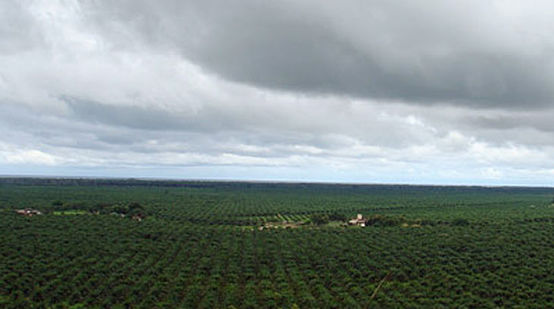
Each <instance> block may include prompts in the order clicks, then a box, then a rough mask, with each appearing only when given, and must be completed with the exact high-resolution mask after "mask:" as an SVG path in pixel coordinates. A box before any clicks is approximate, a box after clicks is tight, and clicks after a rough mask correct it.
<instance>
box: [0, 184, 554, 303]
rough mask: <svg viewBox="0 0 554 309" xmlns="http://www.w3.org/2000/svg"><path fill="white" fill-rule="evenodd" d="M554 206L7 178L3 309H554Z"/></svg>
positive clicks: (432, 189)
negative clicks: (357, 222)
mask: <svg viewBox="0 0 554 309" xmlns="http://www.w3.org/2000/svg"><path fill="white" fill-rule="evenodd" d="M553 197H554V189H550V188H483V187H439V186H401V185H331V184H285V183H284V184H276V183H239V182H227V183H224V182H174V181H157V182H156V181H140V180H66V179H21V178H18V179H7V178H4V179H0V307H6V308H48V307H54V308H71V307H73V308H81V307H82V308H118V307H120V308H233V307H236V308H296V307H299V308H419V307H422V308H429V307H431V308H496V307H509V308H518V307H519V308H554V296H553V295H554V272H553V271H552V270H553V269H554V258H553V257H554V236H553V235H554V206H553V204H552V201H553ZM24 208H31V209H37V210H40V211H41V212H42V213H43V214H42V215H35V216H32V217H26V216H23V215H20V214H17V213H16V212H15V210H16V209H24ZM358 213H360V214H363V215H364V217H367V218H371V219H372V220H371V224H370V225H368V226H367V227H357V226H346V224H345V223H344V222H342V220H343V219H337V218H347V219H350V218H352V217H355V216H356V214H358ZM139 214H140V215H143V217H141V218H140V219H138V217H136V216H137V215H139ZM322 217H324V218H325V220H324V222H321V223H319V224H316V222H317V221H316V219H317V218H322ZM368 222H369V221H368Z"/></svg>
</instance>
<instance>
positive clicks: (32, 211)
mask: <svg viewBox="0 0 554 309" xmlns="http://www.w3.org/2000/svg"><path fill="white" fill-rule="evenodd" d="M15 212H16V213H18V214H20V215H23V216H26V217H32V216H36V215H42V212H41V211H40V210H36V209H31V208H25V209H17V210H16V211H15Z"/></svg>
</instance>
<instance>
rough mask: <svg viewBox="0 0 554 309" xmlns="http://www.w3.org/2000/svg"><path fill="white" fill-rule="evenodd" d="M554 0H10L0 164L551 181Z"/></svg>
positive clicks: (51, 169) (2, 10)
mask: <svg viewBox="0 0 554 309" xmlns="http://www.w3.org/2000/svg"><path fill="white" fill-rule="evenodd" d="M548 5H549V4H548V3H535V4H534V5H533V6H531V5H523V4H521V3H519V2H503V3H500V2H498V3H497V2H486V3H484V2H474V3H473V4H472V5H469V4H464V5H463V6H462V5H461V4H458V3H455V2H443V1H431V2H420V3H416V2H414V3H411V2H410V3H405V2H404V3H402V2H395V1H372V2H365V1H364V2H357V1H344V2H340V3H324V4H323V3H319V2H317V3H315V2H312V1H282V2H278V3H269V2H259V1H240V2H239V1H225V2H223V1H203V2H188V1H161V2H156V3H152V2H147V1H118V2H109V1H105V2H104V1H84V2H80V1H64V2H61V1H29V2H16V1H5V2H2V4H0V17H4V18H3V19H0V34H1V35H2V38H3V40H2V42H0V67H1V68H2V70H1V71H0V111H1V112H0V130H1V131H2V132H3V134H2V136H0V169H1V170H3V171H4V173H14V174H20V173H35V172H36V171H39V172H43V173H46V174H56V175H60V174H67V175H80V174H84V175H108V176H110V175H118V176H125V177H126V176H142V175H149V176H159V177H163V176H167V177H184V178H226V179H227V178H235V179H284V180H295V179H296V180H327V181H360V182H409V183H432V182H434V183H502V184H506V183H512V184H513V183H525V184H544V183H548V180H549V177H551V173H550V172H548V171H551V170H553V169H554V168H553V167H552V166H551V164H550V162H552V161H553V160H552V159H554V145H553V143H552V140H554V139H553V138H554V130H553V127H552V125H551V121H550V120H551V119H552V118H553V117H554V110H553V109H552V107H551V101H552V91H553V90H552V89H551V88H552V87H550V85H551V83H552V78H553V76H554V75H553V74H552V56H553V55H554V54H553V53H552V52H551V51H552V50H553V49H552V48H551V47H552V46H551V45H552V44H551V43H552V42H553V41H554V40H552V33H554V32H553V31H551V30H553V29H552V28H553V27H552V25H553V22H552V20H554V19H551V18H548V17H549V16H548V14H549V13H548V12H550V11H551V10H548ZM534 175H538V176H536V179H535V178H534Z"/></svg>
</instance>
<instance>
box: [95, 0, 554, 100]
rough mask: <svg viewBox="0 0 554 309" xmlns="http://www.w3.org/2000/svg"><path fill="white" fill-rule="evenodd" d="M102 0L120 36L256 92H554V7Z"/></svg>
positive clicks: (533, 95)
mask: <svg viewBox="0 0 554 309" xmlns="http://www.w3.org/2000/svg"><path fill="white" fill-rule="evenodd" d="M97 4H98V3H96V2H95V3H94V4H93V5H91V7H90V8H89V10H90V11H92V12H93V13H91V14H90V16H91V17H90V18H91V20H96V22H97V23H98V24H100V23H102V24H103V25H102V26H100V27H101V28H102V29H103V30H104V31H106V32H108V33H110V34H111V38H112V40H113V41H116V42H120V41H126V42H133V45H134V44H139V43H137V42H140V44H145V45H149V46H152V45H154V46H161V48H163V49H168V48H170V49H174V50H176V51H178V52H180V53H181V54H182V55H183V56H184V57H186V58H187V59H190V60H191V61H193V62H194V63H197V64H199V65H200V66H202V67H203V68H205V69H207V70H209V71H211V72H214V73H216V74H218V75H220V76H222V77H223V78H225V79H228V80H232V81H236V82H240V83H247V84H251V85H253V86H256V87H265V88H270V89H278V90H286V91H294V92H299V93H311V94H333V95H346V96H352V97H359V98H371V99H382V100H401V101H409V102H416V103H419V104H441V103H448V104H460V105H464V106H468V105H469V106H474V107H502V108H520V109H521V108H524V107H525V108H528V107H542V106H546V105H548V104H550V103H551V102H552V99H553V98H554V92H553V90H552V87H551V86H550V85H551V84H552V82H553V81H554V80H553V78H554V77H553V76H554V75H553V74H552V73H553V69H554V66H553V65H554V53H553V52H552V50H553V49H552V47H554V45H553V43H554V40H553V39H554V38H553V35H552V31H551V30H553V29H554V21H553V20H554V19H552V18H551V17H552V16H551V15H550V13H548V12H550V11H552V10H549V9H548V8H550V9H552V7H551V5H550V4H548V3H547V2H541V3H540V5H536V6H535V5H534V6H533V7H531V6H521V5H518V3H511V2H506V3H499V2H485V3H483V2H482V1H473V2H470V3H464V4H463V5H462V4H461V3H456V2H443V1H431V2H428V1H427V2H425V3H423V2H417V1H416V2H404V1H402V2H400V1H370V2H367V1H355V0H354V1H341V2H340V4H336V3H326V4H321V3H320V2H315V1H282V2H279V3H267V2H263V3H262V2H259V1H202V2H197V1H167V2H164V4H165V5H156V6H152V5H151V3H149V2H147V1H132V2H127V3H125V2H105V3H102V5H99V6H97ZM470 8H471V9H470ZM106 14H107V15H106ZM106 19H108V20H111V21H113V22H111V23H108V24H107V25H105V24H104V23H103V22H104V21H105V20H106ZM121 29H124V30H121ZM118 30H119V31H118Z"/></svg>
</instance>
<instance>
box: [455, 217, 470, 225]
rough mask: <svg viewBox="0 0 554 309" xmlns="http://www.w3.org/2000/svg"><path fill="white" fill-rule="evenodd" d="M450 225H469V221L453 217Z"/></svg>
mask: <svg viewBox="0 0 554 309" xmlns="http://www.w3.org/2000/svg"><path fill="white" fill-rule="evenodd" d="M452 225H457V226H465V225H469V221H468V220H467V219H464V218H457V219H454V221H452Z"/></svg>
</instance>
